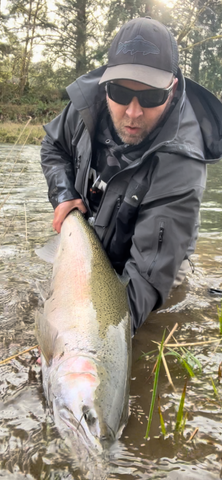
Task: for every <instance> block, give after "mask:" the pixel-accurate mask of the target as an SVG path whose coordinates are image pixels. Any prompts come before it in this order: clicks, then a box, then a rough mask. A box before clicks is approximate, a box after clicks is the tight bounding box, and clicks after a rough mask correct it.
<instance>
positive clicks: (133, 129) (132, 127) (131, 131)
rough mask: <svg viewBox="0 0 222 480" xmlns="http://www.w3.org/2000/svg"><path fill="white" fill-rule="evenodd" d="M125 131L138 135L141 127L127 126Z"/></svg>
mask: <svg viewBox="0 0 222 480" xmlns="http://www.w3.org/2000/svg"><path fill="white" fill-rule="evenodd" d="M125 129H126V131H127V132H128V133H138V132H139V131H140V127H134V126H130V125H126V126H125Z"/></svg>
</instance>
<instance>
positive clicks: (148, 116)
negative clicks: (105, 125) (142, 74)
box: [106, 79, 178, 145]
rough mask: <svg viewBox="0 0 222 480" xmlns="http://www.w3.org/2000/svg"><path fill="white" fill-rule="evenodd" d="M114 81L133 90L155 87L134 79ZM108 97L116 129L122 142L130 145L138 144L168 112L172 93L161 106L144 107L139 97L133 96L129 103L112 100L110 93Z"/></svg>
mask: <svg viewBox="0 0 222 480" xmlns="http://www.w3.org/2000/svg"><path fill="white" fill-rule="evenodd" d="M174 82H175V83H174V89H173V91H175V89H176V85H177V82H178V80H177V79H175V80H174ZM114 83H117V84H119V85H122V86H123V87H127V88H130V89H131V90H148V89H151V88H153V87H149V86H148V85H145V84H144V83H139V82H135V81H134V80H115V82H114ZM106 97H107V105H108V109H109V112H110V115H111V118H112V121H113V125H114V127H115V130H116V132H117V134H118V136H119V137H120V139H121V140H122V142H124V143H128V144H130V145H138V144H139V143H140V142H142V140H144V138H145V137H146V136H147V135H148V134H149V133H150V132H151V131H153V130H154V128H155V127H156V126H157V124H158V123H159V121H160V120H161V119H162V118H163V116H164V114H165V113H166V111H167V109H168V106H169V104H170V102H171V99H172V96H171V95H170V96H169V97H168V99H167V101H166V102H165V103H164V104H163V105H160V106H159V107H154V108H142V107H141V106H140V104H139V101H138V99H137V97H133V99H132V101H131V102H130V103H129V105H120V104H119V103H116V102H114V101H113V100H111V99H110V98H109V97H108V95H107V96H106Z"/></svg>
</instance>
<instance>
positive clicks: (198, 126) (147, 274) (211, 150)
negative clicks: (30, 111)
mask: <svg viewBox="0 0 222 480" xmlns="http://www.w3.org/2000/svg"><path fill="white" fill-rule="evenodd" d="M67 91H68V94H69V97H70V103H69V104H68V105H67V107H66V108H65V109H64V111H63V112H62V113H61V115H59V116H58V117H57V118H55V119H54V120H53V121H52V122H50V123H49V124H48V125H46V126H45V127H44V128H45V131H46V134H47V135H46V137H45V139H44V140H43V143H42V151H41V156H42V168H43V172H44V174H45V177H46V180H47V183H48V187H49V199H50V201H51V203H52V206H53V207H54V209H55V213H54V220H53V227H54V229H55V230H57V232H59V231H60V228H61V224H62V222H63V220H64V218H65V216H66V215H67V214H68V213H69V212H70V211H71V210H72V209H73V208H78V209H79V210H81V211H82V212H83V213H84V214H87V216H88V217H93V218H94V228H95V231H96V233H97V235H98V236H99V238H100V241H101V243H102V244H103V246H104V248H105V250H106V252H107V254H108V256H109V258H110V260H111V262H112V264H113V266H114V268H115V269H116V270H117V272H119V273H123V274H126V275H127V276H128V277H129V283H128V285H127V289H128V300H129V307H130V311H131V315H132V331H133V332H135V330H136V329H137V328H138V327H139V326H141V325H142V324H143V322H144V321H145V320H146V318H147V317H148V315H149V313H150V312H151V311H152V310H154V309H156V308H158V307H159V306H160V305H162V303H163V302H164V301H165V300H166V298H167V296H168V294H169V291H170V289H171V287H172V285H173V283H174V282H175V279H176V277H177V276H178V273H179V272H180V271H181V265H182V267H184V265H185V264H186V263H187V259H188V258H189V256H190V255H191V254H192V253H193V251H194V248H195V242H196V238H197V230H198V217H199V208H200V202H201V199H202V195H203V191H204V188H205V184H206V163H207V162H212V161H213V162H215V161H216V159H219V157H220V155H221V153H222V145H221V131H222V125H221V118H222V106H221V103H220V102H219V100H217V99H216V97H214V96H213V95H212V94H211V93H210V92H208V91H207V90H205V89H204V88H202V87H201V86H199V85H197V84H195V83H194V82H192V81H191V80H188V79H186V81H185V79H184V77H183V75H182V73H181V71H180V69H179V68H178V50H177V44H176V41H175V39H174V37H173V36H172V35H171V33H170V32H169V31H168V29H167V28H166V27H165V26H164V25H162V24H161V23H159V22H157V21H155V20H152V19H150V18H147V17H145V18H136V19H134V20H131V21H129V22H128V23H126V24H125V25H124V26H123V27H122V28H121V29H120V31H119V32H118V33H117V35H116V37H115V38H114V40H113V42H112V44H111V47H110V50H109V56H108V64H107V65H106V66H105V67H101V68H99V69H97V70H94V71H93V72H90V73H89V74H87V75H83V76H82V77H80V78H79V79H77V80H76V81H75V82H74V83H73V84H71V85H70V86H69V87H68V88H67ZM182 277H183V275H182ZM182 277H181V278H182ZM178 278H179V276H178ZM180 281H181V280H180Z"/></svg>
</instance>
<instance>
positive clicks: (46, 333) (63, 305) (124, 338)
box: [35, 209, 132, 453]
mask: <svg viewBox="0 0 222 480" xmlns="http://www.w3.org/2000/svg"><path fill="white" fill-rule="evenodd" d="M35 251H36V253H37V255H38V256H39V257H40V258H41V259H43V260H46V261H49V262H51V263H53V271H52V280H51V285H50V291H49V294H48V297H47V299H46V300H45V303H44V309H43V312H37V315H36V337H37V340H38V342H39V347H40V351H41V361H42V378H43V389H44V393H45V397H46V399H47V402H48V405H49V407H50V409H51V411H52V414H53V417H54V422H55V425H56V427H57V430H58V431H59V433H60V435H61V437H63V438H66V439H67V438H68V439H69V442H71V444H72V442H73V445H75V442H78V444H79V442H81V444H82V445H84V447H86V448H87V449H91V451H94V452H98V453H101V452H102V451H104V449H107V448H109V447H110V446H111V445H113V444H114V443H115V442H116V440H118V439H119V438H120V436H121V434H122V431H123V429H124V427H125V425H126V423H127V421H128V415H129V392H130V375H131V357H132V340H131V319H130V312H129V306H128V301H127V280H125V279H120V278H119V276H118V275H117V273H116V272H115V270H114V268H113V267H112V265H111V263H110V261H109V259H108V257H107V254H106V252H105V251H104V249H103V247H102V245H101V242H100V241H99V239H98V237H97V235H96V233H95V231H94V229H93V227H92V226H90V225H89V222H88V221H87V220H86V219H85V217H84V216H83V215H82V214H81V212H80V211H79V210H77V209H75V210H73V211H72V212H71V213H70V214H69V215H68V216H67V217H66V218H65V220H64V222H63V224H62V228H61V233H60V234H58V235H55V236H54V238H53V240H51V241H50V242H49V243H48V244H46V245H45V246H44V247H42V248H40V249H36V250H35Z"/></svg>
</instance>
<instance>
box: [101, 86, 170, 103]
mask: <svg viewBox="0 0 222 480" xmlns="http://www.w3.org/2000/svg"><path fill="white" fill-rule="evenodd" d="M106 88H107V93H108V96H109V98H110V99H111V100H113V102H115V103H119V104H120V105H129V104H130V102H131V101H132V99H133V97H137V99H138V101H139V104H140V105H141V107H142V108H155V107H159V106H160V105H163V104H164V103H165V102H166V100H167V98H168V96H169V94H170V92H171V90H172V89H170V88H169V89H168V90H167V89H166V90H164V89H161V88H160V89H157V88H156V89H154V88H152V89H150V90H141V91H136V90H131V89H129V88H126V87H123V86H122V85H118V84H116V83H107V86H106Z"/></svg>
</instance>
